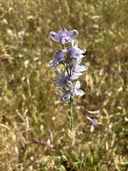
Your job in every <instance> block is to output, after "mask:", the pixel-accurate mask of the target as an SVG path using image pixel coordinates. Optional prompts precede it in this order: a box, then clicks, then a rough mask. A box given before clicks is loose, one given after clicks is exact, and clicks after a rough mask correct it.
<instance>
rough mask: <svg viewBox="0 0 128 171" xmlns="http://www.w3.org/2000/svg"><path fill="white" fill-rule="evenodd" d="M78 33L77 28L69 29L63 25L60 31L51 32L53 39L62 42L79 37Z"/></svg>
mask: <svg viewBox="0 0 128 171" xmlns="http://www.w3.org/2000/svg"><path fill="white" fill-rule="evenodd" d="M77 35H78V31H77V30H72V31H67V30H66V29H65V28H64V27H62V29H61V30H60V31H59V32H58V33H55V32H54V31H51V32H50V37H51V39H52V40H54V41H56V42H60V43H62V44H66V43H68V42H71V41H72V40H74V39H75V38H76V37H77Z"/></svg>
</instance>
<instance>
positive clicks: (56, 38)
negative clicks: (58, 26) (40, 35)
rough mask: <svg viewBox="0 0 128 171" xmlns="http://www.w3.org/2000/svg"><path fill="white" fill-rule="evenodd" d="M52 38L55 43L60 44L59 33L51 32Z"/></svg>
mask: <svg viewBox="0 0 128 171" xmlns="http://www.w3.org/2000/svg"><path fill="white" fill-rule="evenodd" d="M50 37H51V39H52V40H54V41H55V42H60V36H59V35H58V33H55V32H54V31H51V32H50Z"/></svg>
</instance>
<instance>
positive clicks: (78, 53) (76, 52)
mask: <svg viewBox="0 0 128 171" xmlns="http://www.w3.org/2000/svg"><path fill="white" fill-rule="evenodd" d="M67 52H68V53H69V54H70V55H72V57H73V58H83V57H84V55H83V53H85V52H86V49H85V50H81V49H79V48H78V45H77V44H75V45H74V40H73V41H72V47H71V48H70V49H69V50H67Z"/></svg>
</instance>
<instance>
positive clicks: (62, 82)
mask: <svg viewBox="0 0 128 171" xmlns="http://www.w3.org/2000/svg"><path fill="white" fill-rule="evenodd" d="M55 74H56V76H57V79H55V80H54V82H55V83H56V84H57V85H58V88H64V87H66V86H67V81H68V79H69V76H68V75H67V73H66V72H65V71H64V70H62V71H61V72H59V71H58V70H56V71H55Z"/></svg>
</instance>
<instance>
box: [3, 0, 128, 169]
mask: <svg viewBox="0 0 128 171" xmlns="http://www.w3.org/2000/svg"><path fill="white" fill-rule="evenodd" d="M62 26H64V27H65V28H66V29H67V30H69V31H70V30H73V29H77V30H78V31H79V36H78V37H77V42H78V44H79V47H80V48H81V49H85V48H86V49H87V53H86V59H85V60H84V63H85V64H86V65H88V66H89V70H88V71H87V72H86V73H84V74H83V76H82V77H81V82H82V89H83V90H84V91H85V92H86V95H84V96H83V97H82V98H76V99H75V102H74V106H73V108H74V111H73V115H74V122H75V123H74V125H75V137H73V136H71V135H69V134H70V132H69V130H68V123H67V105H66V104H64V103H63V102H61V101H60V100H59V99H58V98H57V97H56V96H55V92H56V90H57V88H56V86H55V85H54V84H53V83H52V80H53V79H54V71H53V70H52V69H50V68H49V65H48V62H49V61H50V60H51V59H53V54H54V52H55V50H57V49H60V45H59V44H57V43H55V42H53V41H52V40H50V38H49V32H50V31H55V32H58V31H59V30H60V29H61V27H62ZM0 68H1V72H0V136H1V138H0V170H2V171H49V170H50V171H52V170H60V171H66V170H68V171H76V170H77V171H78V170H79V171H85V170H86V171H116V170H117V171H127V169H128V123H127V122H126V121H125V117H128V1H127V0H115V1H112V0H107V1H102V0H97V1H95V0H81V1H78V0H74V1H71V0H54V1H53V0H49V1H48V0H22V1H17V0H6V1H4V0H0ZM97 109H99V110H100V111H101V114H100V116H98V120H99V125H98V126H97V127H96V128H95V129H94V128H93V127H92V126H91V124H90V122H89V121H88V120H87V119H86V117H87V116H88V113H87V110H97ZM51 131H52V134H53V138H54V141H53V145H54V146H55V147H56V149H57V150H58V153H55V152H52V151H51V150H49V149H48V148H47V147H45V146H38V145H37V144H33V143H32V139H33V138H38V139H43V140H46V141H48V142H49V143H50V138H49V137H50V134H51V133H49V132H51ZM68 137H69V138H68ZM72 141H75V145H74V146H70V142H72ZM61 150H62V151H63V153H64V156H65V158H66V159H65V160H64V161H62V160H61V158H62V154H61V153H60V154H59V151H61Z"/></svg>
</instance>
